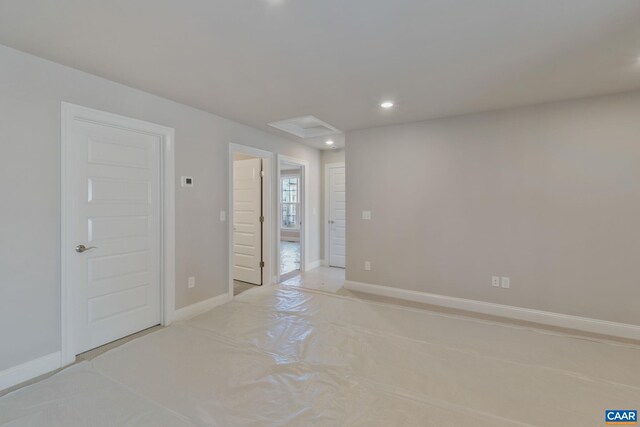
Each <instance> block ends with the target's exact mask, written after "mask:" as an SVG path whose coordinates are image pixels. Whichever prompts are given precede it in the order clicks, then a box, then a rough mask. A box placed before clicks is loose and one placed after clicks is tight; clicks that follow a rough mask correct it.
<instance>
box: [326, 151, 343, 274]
mask: <svg viewBox="0 0 640 427" xmlns="http://www.w3.org/2000/svg"><path fill="white" fill-rule="evenodd" d="M332 168H345V172H346V167H345V162H338V163H327V164H326V165H324V225H323V226H324V265H325V266H329V264H330V260H329V255H330V251H329V249H330V246H331V242H330V241H329V238H330V235H329V232H330V228H331V227H329V220H330V219H331V218H329V217H330V216H331V206H329V203H330V198H329V192H330V191H331V177H330V176H329V173H330V172H331V171H330V169H332Z"/></svg>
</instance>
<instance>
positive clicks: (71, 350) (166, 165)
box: [60, 102, 175, 366]
mask: <svg viewBox="0 0 640 427" xmlns="http://www.w3.org/2000/svg"><path fill="white" fill-rule="evenodd" d="M78 117H80V118H82V119H84V120H88V121H94V122H98V123H103V124H109V125H112V126H114V127H119V128H122V129H132V130H136V131H138V132H145V133H147V134H150V135H154V136H158V137H160V138H161V141H162V146H161V147H160V152H161V159H160V169H161V171H160V172H161V174H160V179H161V183H160V188H161V193H160V194H161V199H162V200H161V209H160V211H161V212H160V221H161V227H160V234H161V239H160V245H161V248H160V268H161V274H160V280H161V283H160V288H161V294H160V295H161V302H160V304H161V306H160V311H161V322H162V325H164V326H167V325H170V324H171V322H172V320H173V312H174V309H175V194H174V193H175V131H174V129H173V128H170V127H166V126H161V125H157V124H154V123H149V122H145V121H142V120H137V119H133V118H130V117H125V116H120V115H117V114H112V113H107V112H104V111H99V110H94V109H92V108H87V107H82V106H79V105H74V104H69V103H66V102H62V103H61V119H62V122H61V135H60V146H61V162H60V167H61V173H60V180H61V181H60V210H61V224H60V235H61V236H60V242H61V251H60V252H61V255H60V256H61V260H60V261H61V268H60V271H61V275H60V276H61V277H60V284H61V305H60V315H61V316H60V317H61V319H60V322H61V323H60V334H61V347H60V348H61V351H60V360H61V362H60V363H61V365H62V366H65V365H68V364H71V363H73V362H74V361H75V357H76V352H75V344H74V340H73V319H72V310H73V295H72V293H71V291H72V289H71V287H70V286H69V278H68V277H67V274H68V272H67V256H66V254H67V251H68V248H69V245H71V244H73V242H68V241H67V232H68V230H67V224H66V220H67V217H68V215H67V212H68V208H67V202H68V201H67V195H68V193H69V189H68V182H67V167H68V166H69V165H68V164H67V155H68V152H67V131H68V126H69V125H70V124H71V120H73V119H75V118H78Z"/></svg>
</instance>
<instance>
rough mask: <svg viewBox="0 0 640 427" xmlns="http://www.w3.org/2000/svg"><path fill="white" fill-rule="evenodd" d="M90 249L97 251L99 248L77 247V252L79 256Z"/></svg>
mask: <svg viewBox="0 0 640 427" xmlns="http://www.w3.org/2000/svg"><path fill="white" fill-rule="evenodd" d="M89 249H97V248H96V247H95V246H89V247H86V246H85V245H78V246H76V252H78V253H79V254H81V253H82V252H86V251H88V250H89Z"/></svg>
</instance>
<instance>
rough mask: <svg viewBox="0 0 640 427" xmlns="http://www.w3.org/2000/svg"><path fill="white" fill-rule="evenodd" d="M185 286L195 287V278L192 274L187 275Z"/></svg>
mask: <svg viewBox="0 0 640 427" xmlns="http://www.w3.org/2000/svg"><path fill="white" fill-rule="evenodd" d="M187 286H189V289H191V288H195V287H196V278H195V277H193V276H191V277H189V283H188V285H187Z"/></svg>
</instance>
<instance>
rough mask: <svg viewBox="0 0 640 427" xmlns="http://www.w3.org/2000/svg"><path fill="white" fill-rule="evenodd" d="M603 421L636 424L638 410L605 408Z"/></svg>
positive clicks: (611, 423) (616, 423) (608, 423)
mask: <svg viewBox="0 0 640 427" xmlns="http://www.w3.org/2000/svg"><path fill="white" fill-rule="evenodd" d="M604 421H605V422H606V423H607V425H618V426H620V425H636V424H638V411H632V410H630V409H607V410H606V411H604Z"/></svg>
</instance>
